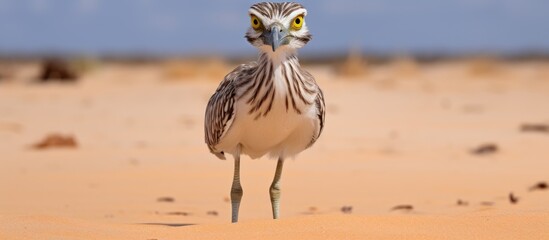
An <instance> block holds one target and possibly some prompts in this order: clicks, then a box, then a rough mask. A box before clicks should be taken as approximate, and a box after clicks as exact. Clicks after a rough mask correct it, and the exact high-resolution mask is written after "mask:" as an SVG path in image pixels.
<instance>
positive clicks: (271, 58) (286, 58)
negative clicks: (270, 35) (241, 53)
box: [259, 49, 299, 69]
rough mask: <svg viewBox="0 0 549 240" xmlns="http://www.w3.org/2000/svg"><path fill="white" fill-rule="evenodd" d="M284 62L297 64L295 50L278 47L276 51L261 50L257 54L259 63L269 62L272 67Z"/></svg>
mask: <svg viewBox="0 0 549 240" xmlns="http://www.w3.org/2000/svg"><path fill="white" fill-rule="evenodd" d="M285 63H291V64H292V65H296V66H299V60H298V59H297V52H296V51H295V50H293V49H279V50H277V51H276V52H273V51H271V50H270V49H269V50H268V51H262V52H261V54H260V55H259V64H270V65H272V66H273V68H275V69H276V68H277V67H279V66H281V65H283V64H285Z"/></svg>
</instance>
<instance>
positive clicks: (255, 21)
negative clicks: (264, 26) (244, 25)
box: [251, 15, 261, 30]
mask: <svg viewBox="0 0 549 240" xmlns="http://www.w3.org/2000/svg"><path fill="white" fill-rule="evenodd" d="M251 22H252V28H253V29H255V30H259V29H260V28H261V21H260V20H259V18H257V17H256V16H254V15H252V18H251Z"/></svg>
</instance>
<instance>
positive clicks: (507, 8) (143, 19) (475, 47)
mask: <svg viewBox="0 0 549 240" xmlns="http://www.w3.org/2000/svg"><path fill="white" fill-rule="evenodd" d="M255 2H256V1H240V0H239V1H230V2H228V1H219V0H210V1H198V2H191V1H176V0H164V1H152V0H135V1H130V0H112V1H106V0H75V1H69V0H0V34H1V37H0V54H8V55H10V54H11V55H35V54H38V55H40V54H82V55H135V54H142V55H223V56H245V55H251V54H254V53H255V52H256V50H255V49H254V48H253V47H252V46H250V45H249V44H248V43H247V42H246V41H245V39H244V37H243V36H244V32H245V31H246V29H247V28H248V24H249V20H248V15H247V11H248V8H249V6H250V5H251V4H253V3H255ZM300 2H301V3H302V4H303V5H304V6H305V7H306V8H307V9H308V11H309V15H308V16H307V23H308V26H309V29H310V31H311V32H312V34H313V36H314V38H313V41H311V43H309V44H308V45H307V46H306V47H305V48H304V49H302V50H301V52H302V53H303V54H308V55H311V54H330V53H341V52H345V53H346V52H348V51H349V49H356V50H359V51H365V52H374V53H380V54H464V53H465V54H467V53H479V52H482V53H494V54H517V53H539V54H548V53H549V41H548V40H547V39H549V31H543V29H545V28H546V26H545V24H546V23H547V22H549V14H547V13H548V12H549V2H547V1H541V0H523V1H521V0H499V1H498V0H482V1H476V0H445V1H435V0H419V1H415V2H410V1H405V0H385V1H383V0H370V1H349V0H341V1H327V0H321V1H300Z"/></svg>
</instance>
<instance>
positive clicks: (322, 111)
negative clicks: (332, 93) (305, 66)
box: [303, 71, 326, 147]
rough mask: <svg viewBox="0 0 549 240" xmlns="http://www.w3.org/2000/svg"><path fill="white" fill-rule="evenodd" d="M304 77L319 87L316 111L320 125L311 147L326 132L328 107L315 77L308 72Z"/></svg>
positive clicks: (304, 72) (310, 144)
mask: <svg viewBox="0 0 549 240" xmlns="http://www.w3.org/2000/svg"><path fill="white" fill-rule="evenodd" d="M303 75H304V76H305V79H306V80H307V81H309V82H311V83H313V84H314V85H315V86H317V89H318V93H317V95H316V98H315V103H314V104H315V106H316V110H317V120H318V125H317V126H316V127H317V129H316V131H315V134H314V136H313V138H312V139H311V142H310V143H309V146H308V147H310V146H312V145H313V144H314V143H315V142H316V140H317V139H318V138H319V137H320V134H322V130H324V121H325V119H326V105H325V103H324V93H323V92H322V90H321V89H320V87H318V85H317V84H316V81H315V78H314V77H313V75H311V74H310V73H309V72H307V71H303Z"/></svg>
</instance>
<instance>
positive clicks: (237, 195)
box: [231, 155, 244, 223]
mask: <svg viewBox="0 0 549 240" xmlns="http://www.w3.org/2000/svg"><path fill="white" fill-rule="evenodd" d="M243 193H244V192H243V191H242V186H241V185H240V156H239V155H237V156H236V157H235V159H234V176H233V185H232V186H231V207H232V222H233V223H235V222H238V209H239V208H240V200H241V199H242V195H243Z"/></svg>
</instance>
